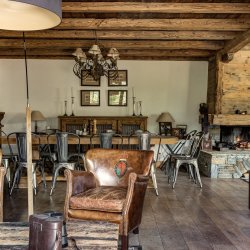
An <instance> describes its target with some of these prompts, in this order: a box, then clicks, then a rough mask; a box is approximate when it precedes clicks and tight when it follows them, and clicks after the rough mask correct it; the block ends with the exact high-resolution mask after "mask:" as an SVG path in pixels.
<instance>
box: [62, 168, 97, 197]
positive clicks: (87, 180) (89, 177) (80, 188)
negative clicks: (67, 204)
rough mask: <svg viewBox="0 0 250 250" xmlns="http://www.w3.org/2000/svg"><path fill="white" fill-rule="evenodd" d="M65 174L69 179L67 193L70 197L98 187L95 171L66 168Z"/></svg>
mask: <svg viewBox="0 0 250 250" xmlns="http://www.w3.org/2000/svg"><path fill="white" fill-rule="evenodd" d="M64 176H65V177H66V180H67V190H66V191H67V194H69V197H71V196H72V195H76V194H79V193H82V192H84V191H86V190H88V189H90V188H95V187H96V179H95V176H94V174H93V173H90V172H85V171H77V170H70V169H65V171H64Z"/></svg>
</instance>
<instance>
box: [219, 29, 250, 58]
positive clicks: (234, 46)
mask: <svg viewBox="0 0 250 250" xmlns="http://www.w3.org/2000/svg"><path fill="white" fill-rule="evenodd" d="M249 43H250V30H248V31H246V32H244V33H241V34H240V35H238V36H237V37H235V38H234V39H232V40H230V41H228V42H227V43H226V44H225V46H224V48H223V49H222V50H221V51H220V52H219V53H221V54H226V53H235V52H237V51H239V50H240V49H242V48H243V47H245V46H246V45H248V44H249Z"/></svg>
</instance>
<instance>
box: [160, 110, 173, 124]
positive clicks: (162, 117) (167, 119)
mask: <svg viewBox="0 0 250 250" xmlns="http://www.w3.org/2000/svg"><path fill="white" fill-rule="evenodd" d="M156 121H157V122H175V120H174V118H173V117H172V116H171V115H170V113H168V112H165V113H161V115H160V116H159V117H158V118H157V120H156Z"/></svg>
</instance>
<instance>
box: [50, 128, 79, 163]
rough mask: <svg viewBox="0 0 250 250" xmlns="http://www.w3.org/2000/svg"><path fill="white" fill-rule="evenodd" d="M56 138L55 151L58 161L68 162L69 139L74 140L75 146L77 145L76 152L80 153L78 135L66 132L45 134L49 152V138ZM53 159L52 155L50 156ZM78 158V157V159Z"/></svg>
mask: <svg viewBox="0 0 250 250" xmlns="http://www.w3.org/2000/svg"><path fill="white" fill-rule="evenodd" d="M53 137H55V138H56V148H57V149H56V152H57V161H58V162H59V163H66V162H68V158H69V142H68V141H69V139H74V140H76V146H77V154H78V156H79V155H80V137H79V136H78V135H77V134H74V133H68V132H56V133H54V134H49V135H48V136H47V142H48V146H49V151H50V154H52V152H51V147H50V144H51V140H52V138H53ZM51 158H52V159H53V157H51ZM78 160H79V159H78Z"/></svg>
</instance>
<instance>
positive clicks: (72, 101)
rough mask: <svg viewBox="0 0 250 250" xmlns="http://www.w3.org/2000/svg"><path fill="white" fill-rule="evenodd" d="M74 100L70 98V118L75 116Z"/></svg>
mask: <svg viewBox="0 0 250 250" xmlns="http://www.w3.org/2000/svg"><path fill="white" fill-rule="evenodd" d="M74 98H75V97H73V96H72V97H71V109H72V113H71V116H75V114H74V104H75V103H74Z"/></svg>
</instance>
